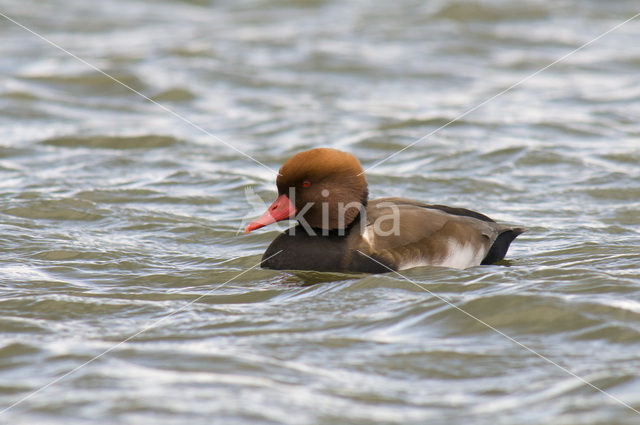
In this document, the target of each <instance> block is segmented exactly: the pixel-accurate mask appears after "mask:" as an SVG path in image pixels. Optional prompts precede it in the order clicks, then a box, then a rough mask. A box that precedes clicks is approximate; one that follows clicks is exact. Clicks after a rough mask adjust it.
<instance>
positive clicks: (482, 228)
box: [245, 148, 524, 273]
mask: <svg viewBox="0 0 640 425" xmlns="http://www.w3.org/2000/svg"><path fill="white" fill-rule="evenodd" d="M276 184H277V186H278V198H277V199H276V200H275V201H274V202H273V204H272V205H271V206H270V207H269V208H268V209H267V211H266V212H265V213H264V214H263V215H262V216H261V217H260V218H258V219H257V220H256V221H254V222H253V223H251V224H249V225H248V226H247V228H246V230H245V231H246V233H249V232H250V231H252V230H255V229H258V228H260V227H263V226H266V225H267V224H271V223H275V222H276V221H280V220H287V219H289V218H294V217H295V219H296V220H298V225H297V226H295V227H291V228H289V229H288V230H286V231H285V232H283V233H281V234H280V235H279V236H278V237H277V238H276V239H275V240H274V241H273V242H272V243H271V245H269V248H267V250H266V252H265V253H264V256H263V257H262V267H265V268H270V269H288V270H317V271H341V272H365V273H384V272H389V271H392V270H403V269H408V268H411V267H417V266H428V265H429V266H443V267H453V268H458V269H463V268H466V267H471V266H477V265H480V264H492V263H495V262H496V261H499V260H502V259H503V258H504V256H505V254H506V253H507V250H508V249H509V245H510V244H511V242H512V241H513V240H514V239H515V238H516V237H517V236H518V235H520V234H521V233H522V232H523V231H524V229H522V228H519V227H509V226H505V225H503V224H498V223H496V222H495V221H493V220H492V219H490V218H489V217H487V216H485V215H483V214H480V213H477V212H475V211H470V210H467V209H464V208H454V207H447V206H444V205H430V204H424V203H422V202H417V201H412V200H409V199H403V198H381V199H376V200H371V201H369V200H368V190H367V180H366V178H365V176H364V172H363V169H362V166H361V165H360V162H359V161H358V160H357V159H356V157H355V156H353V155H351V154H349V153H347V152H342V151H339V150H336V149H329V148H318V149H311V150H308V151H305V152H300V153H298V154H296V155H294V156H293V157H291V158H290V159H289V160H288V161H287V162H285V164H284V165H283V166H282V168H280V172H279V174H278V177H277V179H276Z"/></svg>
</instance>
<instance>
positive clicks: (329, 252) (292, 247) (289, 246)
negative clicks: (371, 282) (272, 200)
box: [261, 225, 389, 273]
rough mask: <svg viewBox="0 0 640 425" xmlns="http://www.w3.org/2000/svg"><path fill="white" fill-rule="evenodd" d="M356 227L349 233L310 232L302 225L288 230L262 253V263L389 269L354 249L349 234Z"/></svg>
mask: <svg viewBox="0 0 640 425" xmlns="http://www.w3.org/2000/svg"><path fill="white" fill-rule="evenodd" d="M354 228H356V227H354V226H352V227H351V228H350V229H348V230H347V231H346V234H345V235H339V234H338V233H337V232H329V234H328V235H322V234H321V231H318V232H317V234H316V235H309V234H307V232H306V230H305V229H304V227H302V226H301V225H298V226H296V227H292V228H290V229H287V230H285V231H284V232H283V233H281V234H280V235H278V237H277V238H275V239H274V241H273V242H271V245H269V248H267V250H266V251H265V253H264V255H263V256H262V264H261V266H262V267H264V268H267V269H276V270H316V271H321V272H347V271H348V272H362V273H384V272H388V271H389V269H388V268H387V267H385V266H382V265H381V264H379V263H377V262H375V261H373V260H370V259H369V258H367V257H365V256H363V255H362V254H360V253H359V252H357V251H353V250H351V249H350V247H349V245H350V244H349V237H350V236H349V235H350V233H351V231H352V230H353V229H354ZM352 237H360V236H359V235H358V234H354V235H352Z"/></svg>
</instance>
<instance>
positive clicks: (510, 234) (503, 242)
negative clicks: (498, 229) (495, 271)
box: [480, 227, 525, 265]
mask: <svg viewBox="0 0 640 425" xmlns="http://www.w3.org/2000/svg"><path fill="white" fill-rule="evenodd" d="M524 231H525V229H523V228H521V227H515V228H513V229H509V230H505V231H504V232H502V233H500V234H499V235H498V237H497V238H496V240H495V241H494V242H493V245H491V248H489V252H488V253H487V256H486V257H484V260H482V263H480V264H485V265H486V264H493V263H495V262H496V261H500V260H502V259H503V258H504V256H505V255H507V251H508V250H509V245H511V242H513V240H514V239H515V238H517V237H518V236H519V235H521V234H522V233H524Z"/></svg>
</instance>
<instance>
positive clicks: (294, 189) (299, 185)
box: [245, 148, 368, 233]
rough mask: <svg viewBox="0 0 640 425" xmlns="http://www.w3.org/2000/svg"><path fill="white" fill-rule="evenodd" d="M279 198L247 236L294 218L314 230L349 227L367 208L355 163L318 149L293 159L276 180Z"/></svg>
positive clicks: (361, 174) (364, 183) (362, 180)
mask: <svg viewBox="0 0 640 425" xmlns="http://www.w3.org/2000/svg"><path fill="white" fill-rule="evenodd" d="M276 184H277V186H278V198H277V199H276V200H275V201H274V202H273V204H271V206H270V207H269V208H268V209H267V211H266V212H265V213H264V214H263V215H262V216H261V217H260V218H258V219H257V220H256V221H254V222H253V223H251V224H249V225H248V226H247V228H246V229H245V232H246V233H249V232H250V231H252V230H255V229H259V228H260V227H263V226H266V225H267V224H271V223H275V222H276V221H280V220H286V219H288V218H292V217H294V216H295V218H296V219H298V220H300V221H301V222H302V221H303V220H304V221H305V222H306V223H308V225H309V227H311V228H315V229H324V230H335V229H344V228H345V227H347V226H349V224H351V223H352V222H353V220H355V218H356V217H357V216H358V214H359V212H360V210H361V209H362V208H363V207H364V206H366V204H367V197H368V190H367V180H366V178H365V176H364V172H363V170H362V166H361V165H360V161H358V159H357V158H356V157H355V156H353V155H351V154H350V153H347V152H342V151H339V150H336V149H330V148H317V149H311V150H308V151H304V152H300V153H298V154H296V155H294V156H292V157H291V158H290V159H289V160H288V161H287V162H285V163H284V165H283V166H282V167H281V168H280V171H279V173H278V177H277V179H276Z"/></svg>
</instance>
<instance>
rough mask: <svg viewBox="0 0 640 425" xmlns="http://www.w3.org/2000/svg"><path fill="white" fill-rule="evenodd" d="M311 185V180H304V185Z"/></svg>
mask: <svg viewBox="0 0 640 425" xmlns="http://www.w3.org/2000/svg"><path fill="white" fill-rule="evenodd" d="M309 186H311V182H310V181H309V180H305V181H303V182H302V187H309Z"/></svg>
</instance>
